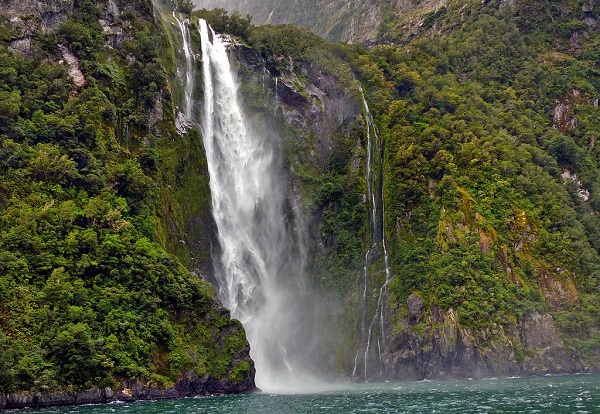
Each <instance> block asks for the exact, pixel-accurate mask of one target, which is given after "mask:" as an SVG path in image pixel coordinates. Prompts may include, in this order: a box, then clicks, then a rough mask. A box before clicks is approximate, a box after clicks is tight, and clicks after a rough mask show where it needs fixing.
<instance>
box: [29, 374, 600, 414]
mask: <svg viewBox="0 0 600 414" xmlns="http://www.w3.org/2000/svg"><path fill="white" fill-rule="evenodd" d="M25 412H27V413H39V414H50V413H57V414H62V413H65V414H66V413H73V414H104V413H112V412H118V413H122V414H155V413H156V414H170V413H172V414H187V413H215V414H220V413H222V414H238V413H247V414H255V413H256V414H258V413H260V414H286V413H298V414H302V413H306V414H309V413H323V414H325V413H327V414H336V413H340V414H342V413H343V414H348V413H411V414H418V413H442V414H453V413H460V414H470V413H478V414H503V413H529V414H530V413H545V414H559V413H560V414H563V413H564V414H567V413H568V414H574V413H580V414H584V413H589V414H593V413H598V412H600V376H599V375H571V376H553V377H538V378H513V379H492V380H476V381H440V382H438V381H421V382H397V383H363V384H344V385H341V386H340V388H339V389H331V390H329V391H323V392H321V393H314V394H288V395H282V394H277V395H276V394H267V393H259V394H251V395H229V396H222V397H202V398H189V399H182V400H170V401H147V402H139V403H131V404H110V405H98V406H83V407H63V408H55V409H45V410H26V411H25Z"/></svg>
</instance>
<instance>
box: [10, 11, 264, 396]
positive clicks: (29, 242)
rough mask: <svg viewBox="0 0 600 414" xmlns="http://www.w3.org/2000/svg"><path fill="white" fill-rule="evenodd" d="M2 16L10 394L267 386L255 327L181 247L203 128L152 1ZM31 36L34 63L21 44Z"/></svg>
mask: <svg viewBox="0 0 600 414" xmlns="http://www.w3.org/2000/svg"><path fill="white" fill-rule="evenodd" d="M0 10H2V7H0ZM20 18H21V19H25V18H28V17H27V16H21V17H20ZM29 18H30V19H33V20H35V19H40V18H41V16H29ZM21 21H22V20H21ZM100 22H102V23H103V24H104V26H102V25H101V23H100ZM0 23H1V26H0V41H1V43H0V101H1V103H0V140H1V143H0V177H1V180H0V392H3V393H7V392H14V391H23V390H31V391H36V392H47V391H56V390H67V389H68V390H78V389H88V388H91V387H107V386H110V387H118V386H119V382H121V381H134V380H138V381H140V382H141V383H143V384H147V385H150V386H155V387H159V388H162V387H167V386H170V385H173V384H174V383H175V382H176V381H178V380H180V379H181V378H183V377H184V376H185V378H186V379H188V380H189V379H192V378H199V379H202V378H204V379H208V378H215V379H219V380H223V381H229V382H231V383H244V384H246V389H250V388H252V386H253V381H252V376H253V372H254V371H253V366H252V363H251V361H250V359H249V357H248V349H249V348H248V345H247V341H246V338H245V334H244V331H243V328H242V327H241V325H240V324H239V322H237V321H234V320H231V319H230V318H229V313H228V312H227V311H226V310H225V309H223V308H222V306H221V305H220V304H219V303H218V301H217V300H216V298H215V293H214V290H213V288H212V287H211V286H210V285H209V284H208V283H207V282H205V281H203V280H201V279H199V277H198V276H196V275H193V274H191V273H190V272H189V271H188V270H187V269H186V268H185V267H184V266H183V265H182V264H181V261H183V262H184V263H186V264H189V263H190V258H189V250H188V251H187V256H186V253H184V252H182V250H183V249H179V250H178V249H177V245H178V244H179V243H178V241H177V242H175V243H173V242H171V239H172V238H173V233H176V232H177V231H178V230H177V229H176V227H177V225H178V224H179V223H180V222H181V221H183V219H181V218H180V217H178V216H177V214H180V215H185V214H187V212H181V210H180V209H178V204H177V200H182V199H184V198H185V197H189V195H183V196H182V195H181V194H179V188H181V187H184V188H185V186H186V185H188V184H189V183H188V181H194V178H193V177H199V178H197V179H196V181H198V180H200V182H194V183H193V184H194V185H195V190H196V191H202V189H205V188H207V184H206V183H207V173H206V170H205V164H203V162H202V160H203V157H202V155H201V152H198V151H199V148H198V146H197V145H194V144H193V141H194V140H196V141H197V140H198V136H197V131H190V132H189V133H188V134H187V135H185V136H183V137H182V136H179V135H178V134H177V132H176V130H175V123H174V111H173V108H172V106H171V105H172V103H171V89H170V75H169V74H167V71H169V70H171V69H169V68H173V62H172V59H173V52H172V49H170V46H169V43H168V37H167V36H165V33H164V32H163V31H162V28H161V27H160V26H158V25H157V24H156V23H155V22H154V20H153V14H152V6H151V5H150V4H149V2H146V1H137V2H136V1H134V2H130V1H127V2H125V1H121V2H118V3H115V2H112V1H109V2H108V3H107V2H94V1H91V0H80V1H77V2H75V6H74V9H73V12H72V14H69V18H68V19H67V20H66V21H65V22H64V23H62V24H60V25H59V26H58V27H57V28H56V30H53V31H50V32H43V31H37V32H34V33H31V32H29V33H23V32H19V30H21V29H19V28H18V27H15V26H14V25H11V23H10V22H8V21H7V20H6V19H4V18H2V21H1V22H0ZM23 36H27V37H28V38H29V39H31V47H30V48H29V50H27V51H26V53H25V54H26V55H28V57H27V58H25V57H23V56H22V55H21V54H20V53H18V52H16V51H14V50H12V48H11V45H14V43H11V41H14V39H19V38H22V37H23ZM61 45H62V46H63V49H61V48H60V46H61ZM65 50H66V52H65ZM71 56H75V58H72V57H71ZM69 59H71V61H68V60H69ZM59 60H61V61H60V62H59ZM63 60H64V61H68V63H69V65H67V64H66V62H63ZM74 61H75V62H76V63H73V62H74ZM74 66H78V67H79V69H80V72H81V73H82V75H83V76H84V82H85V83H84V84H82V85H77V84H75V83H74V82H73V79H72V77H70V76H69V74H68V71H70V70H73V67H74ZM71 76H72V74H71ZM74 79H75V78H74ZM174 142H176V144H174ZM178 151H179V152H178ZM194 154H196V155H194ZM189 159H192V160H194V163H193V164H194V165H192V166H190V165H188V166H182V164H185V163H186V162H185V161H186V160H189ZM203 167H204V168H203ZM186 172H192V173H193V174H189V175H188V176H186V177H182V175H183V174H185V173H186ZM208 199H209V196H208V194H207V193H206V192H205V193H204V195H202V194H200V195H198V197H197V200H196V201H198V200H199V202H198V203H197V206H199V207H202V206H206V205H207V200H208ZM202 201H204V204H203V203H202ZM206 214H207V213H205V215H206ZM197 217H202V214H199V215H198V216H197ZM173 227H174V228H175V230H174V229H173ZM177 235H178V234H175V236H177ZM165 249H168V250H169V251H171V252H173V253H179V256H180V258H178V257H176V256H174V255H172V254H169V253H168V252H167V251H166V250H165ZM180 259H181V260H180ZM196 259H197V260H204V261H205V262H208V263H210V259H209V258H208V254H206V255H205V257H200V258H196ZM205 266H209V265H205ZM242 388H243V387H242ZM232 389H233V388H232ZM215 391H218V390H215ZM225 391H226V390H224V389H223V390H221V391H220V392H225ZM238 391H243V389H241V388H240V389H238Z"/></svg>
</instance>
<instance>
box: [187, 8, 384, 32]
mask: <svg viewBox="0 0 600 414" xmlns="http://www.w3.org/2000/svg"><path fill="white" fill-rule="evenodd" d="M389 3H390V2H388V1H387V0H383V1H365V0H352V1H338V0H311V1H308V2H307V1H300V0H294V1H288V2H283V1H278V0H274V1H260V0H245V1H241V2H240V1H229V0H196V1H195V4H196V6H197V7H199V8H207V9H212V8H217V7H220V8H224V9H225V10H229V11H232V12H233V11H239V12H240V13H242V14H243V15H245V14H250V15H251V16H252V18H253V23H255V24H294V25H298V26H303V27H306V28H309V29H311V30H312V31H313V32H315V33H317V34H319V35H321V36H323V37H324V38H325V39H327V40H330V41H346V42H349V43H369V42H372V41H374V40H375V39H376V37H377V31H378V28H379V25H380V23H381V21H382V19H383V14H384V11H385V10H386V9H387V8H388V7H389V6H390V4H389Z"/></svg>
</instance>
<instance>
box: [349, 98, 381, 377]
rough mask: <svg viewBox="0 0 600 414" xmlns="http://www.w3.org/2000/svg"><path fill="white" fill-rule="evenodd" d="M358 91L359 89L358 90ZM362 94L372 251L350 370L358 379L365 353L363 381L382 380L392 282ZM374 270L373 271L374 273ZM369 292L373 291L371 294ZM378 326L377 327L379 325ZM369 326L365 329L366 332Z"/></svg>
mask: <svg viewBox="0 0 600 414" xmlns="http://www.w3.org/2000/svg"><path fill="white" fill-rule="evenodd" d="M359 88H360V87H359ZM360 92H361V94H362V99H363V106H364V110H365V121H366V127H367V128H366V134H367V163H366V166H365V170H366V181H367V201H368V204H369V228H370V236H371V240H370V242H371V247H370V248H369V250H368V251H367V253H366V255H365V265H364V267H363V270H362V273H361V283H362V290H363V296H362V301H361V306H362V322H361V338H360V345H359V349H358V350H357V354H356V358H355V359H354V369H353V370H352V377H353V378H357V377H358V372H357V370H358V364H359V358H358V356H359V355H360V352H361V350H364V353H363V358H362V361H360V362H362V363H363V364H364V366H363V375H364V379H365V380H367V379H369V378H371V377H375V376H381V375H382V374H383V366H384V363H383V351H384V350H385V348H386V344H385V330H384V315H385V313H384V305H385V295H386V293H387V286H388V284H389V282H390V279H391V272H390V265H389V255H388V252H387V247H386V244H385V235H384V219H385V211H384V200H383V158H382V148H381V140H380V139H379V136H378V135H377V128H376V127H375V122H374V121H373V116H372V115H371V111H370V109H369V105H368V104H367V100H366V98H365V95H364V93H363V90H362V88H360ZM379 254H381V255H383V260H384V270H385V281H384V283H383V284H382V286H381V288H380V289H379V293H378V295H377V305H376V309H375V313H374V314H373V316H372V319H370V320H371V322H370V323H369V317H370V315H369V312H368V304H369V299H368V294H369V289H368V287H369V286H370V285H371V287H373V286H372V285H373V280H372V279H373V277H374V275H373V274H371V273H370V272H369V267H370V266H371V265H372V264H373V262H374V261H375V258H376V257H377V255H379ZM376 271H377V270H376V269H375V272H376ZM371 291H372V290H371ZM378 322H379V323H378ZM367 326H368V329H367ZM373 341H376V345H377V346H376V347H374V345H373ZM370 361H371V362H373V361H375V362H376V365H377V366H376V367H375V370H377V371H374V370H373V369H371V370H370V366H369V363H370Z"/></svg>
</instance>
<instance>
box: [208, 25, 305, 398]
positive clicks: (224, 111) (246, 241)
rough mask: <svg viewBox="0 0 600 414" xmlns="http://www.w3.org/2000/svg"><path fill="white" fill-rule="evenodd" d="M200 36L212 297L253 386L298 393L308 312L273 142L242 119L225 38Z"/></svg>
mask: <svg viewBox="0 0 600 414" xmlns="http://www.w3.org/2000/svg"><path fill="white" fill-rule="evenodd" d="M199 31H200V37H201V42H202V76H203V90H204V100H203V104H202V113H201V115H200V119H201V130H202V136H203V140H204V147H205V150H206V157H207V161H208V170H209V175H210V188H211V196H212V208H213V215H214V219H215V222H216V225H217V228H218V238H219V243H220V249H221V252H220V256H219V257H217V258H215V268H216V270H215V271H216V279H217V284H218V292H219V297H220V299H221V300H222V301H223V303H224V305H225V306H227V307H228V308H229V309H231V313H232V316H233V317H235V318H237V319H239V320H240V321H241V322H242V324H243V325H244V327H245V329H246V332H247V336H248V340H249V342H250V345H251V356H252V358H253V359H254V361H255V363H256V368H257V374H256V384H257V386H258V387H260V388H262V389H264V390H268V391H277V390H281V389H286V388H289V389H298V388H299V387H301V386H302V384H303V383H304V382H306V381H308V380H307V378H306V375H305V374H304V370H306V369H307V368H308V367H307V360H308V359H309V356H308V348H309V346H308V343H309V342H310V338H309V337H310V335H311V334H310V332H309V331H310V325H311V324H312V323H313V317H311V315H310V313H311V312H312V311H311V308H313V309H314V307H311V305H310V296H311V295H308V294H307V291H306V288H305V286H304V284H303V278H302V272H303V262H304V260H303V254H302V249H301V248H300V247H299V246H298V242H297V240H298V239H300V237H299V236H298V234H295V233H297V230H296V229H295V227H297V223H296V219H295V214H294V207H293V206H291V205H290V204H293V202H292V201H290V198H289V197H288V196H287V190H286V186H285V185H284V183H283V182H282V176H283V169H282V166H281V165H280V163H279V159H280V158H281V157H279V153H278V149H277V148H278V147H277V140H276V139H275V137H274V136H273V135H274V134H270V133H269V132H268V130H267V129H266V128H263V129H261V131H260V133H259V132H258V128H256V127H255V126H253V125H252V124H251V122H250V120H249V117H247V116H246V115H245V113H244V110H243V107H242V105H241V102H240V100H239V97H238V87H239V85H238V83H237V81H236V79H235V73H234V71H233V70H232V67H231V65H230V62H229V57H228V55H227V51H226V42H225V40H224V38H222V37H221V36H220V35H218V34H215V32H214V31H213V30H212V28H211V27H210V26H208V24H207V23H206V22H205V21H204V20H200V21H199ZM309 382H310V381H309Z"/></svg>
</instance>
